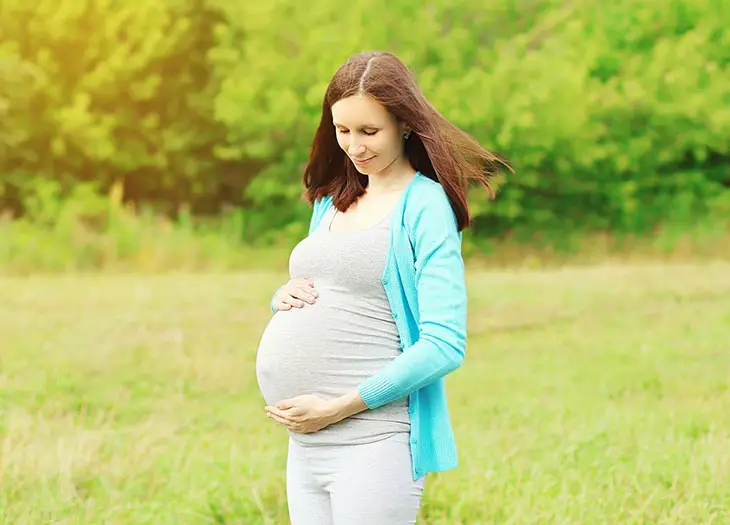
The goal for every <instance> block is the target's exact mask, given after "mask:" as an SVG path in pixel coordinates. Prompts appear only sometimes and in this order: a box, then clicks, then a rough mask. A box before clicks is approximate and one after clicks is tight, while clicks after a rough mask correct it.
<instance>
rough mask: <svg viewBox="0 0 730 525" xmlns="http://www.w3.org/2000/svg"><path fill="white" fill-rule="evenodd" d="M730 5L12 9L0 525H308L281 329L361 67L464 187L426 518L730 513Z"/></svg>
mask: <svg viewBox="0 0 730 525" xmlns="http://www.w3.org/2000/svg"><path fill="white" fill-rule="evenodd" d="M729 21H730V2H726V1H722V0H645V1H636V0H614V1H612V2H598V1H594V0H574V1H566V0H559V1H558V0H494V1H491V2H481V1H476V0H428V1H424V2H416V1H414V0H387V1H386V0H370V1H366V2H349V3H348V2H338V1H334V0H310V1H308V2H302V1H293V0H265V1H264V0H261V1H254V0H244V1H233V0H156V1H152V0H36V1H35V2H29V1H27V0H0V523H2V524H5V523H7V524H13V525H17V524H26V523H27V524H38V523H59V524H60V523H64V524H65V523H69V524H71V523H73V524H77V523H79V524H80V523H100V524H101V523H115V524H116V523H134V524H136V525H139V524H143V523H150V524H152V523H154V524H160V523H176V524H179V523H211V524H212V523H226V524H231V523H236V524H254V523H264V524H269V523H286V522H287V521H286V520H287V518H286V500H285V494H284V478H283V467H284V461H285V443H286V438H285V435H284V433H283V431H282V430H281V429H280V428H276V427H275V426H273V423H272V422H270V421H265V419H266V418H265V417H264V415H263V401H262V400H261V398H260V395H259V393H258V390H257V387H256V382H255V377H254V375H253V362H254V361H253V360H254V359H255V351H256V346H257V340H258V337H259V336H260V334H261V332H262V331H263V328H264V326H265V324H266V322H267V321H268V318H269V317H268V316H269V315H270V313H269V311H268V303H269V299H270V297H271V294H272V293H273V291H274V290H275V289H276V288H278V286H280V285H281V284H282V283H283V282H285V281H286V280H287V279H288V272H287V263H288V255H289V252H290V250H291V248H292V247H293V246H294V244H295V243H296V242H297V241H298V240H300V239H301V238H302V237H303V236H305V235H306V231H307V226H308V223H309V216H310V209H309V208H308V206H307V205H306V204H305V203H304V202H303V200H302V199H301V194H302V184H301V174H302V169H303V166H304V164H305V162H306V159H307V155H308V148H309V145H310V142H311V139H312V136H313V133H314V130H315V128H316V125H317V123H318V121H319V116H320V111H321V104H322V98H323V95H324V91H325V88H326V86H327V84H328V82H329V80H330V78H331V77H332V75H333V74H334V72H335V70H336V69H337V68H338V67H339V65H340V64H342V63H343V62H344V61H345V60H346V59H347V58H348V57H349V56H350V55H352V54H354V53H357V52H359V51H362V50H385V51H390V52H393V53H395V54H396V55H397V56H399V57H400V58H401V59H402V60H403V61H404V62H405V63H406V64H407V65H408V66H409V68H410V69H411V70H412V71H413V72H414V74H415V75H416V78H417V80H418V83H419V85H420V86H421V88H422V90H423V91H424V93H425V94H426V96H427V97H428V98H429V99H430V101H431V102H432V103H433V104H434V105H435V106H436V107H437V108H438V109H439V110H440V111H441V112H442V113H443V114H444V115H445V116H446V117H448V118H449V119H451V120H452V121H453V122H454V123H456V124H457V125H459V126H460V127H462V128H463V129H465V130H466V131H468V132H469V133H471V134H472V135H473V136H474V137H476V138H477V139H478V140H479V141H480V142H481V143H482V144H483V145H484V146H485V147H486V148H487V149H490V150H492V151H495V152H497V153H499V154H501V155H503V156H505V157H506V158H507V159H508V160H509V161H510V162H511V164H512V165H513V166H514V168H515V171H516V172H515V174H509V173H506V174H505V175H506V176H505V177H504V180H503V181H502V182H503V183H502V184H501V185H500V192H499V194H498V197H497V199H496V200H495V201H493V202H490V201H488V199H487V198H486V194H485V193H484V191H483V190H481V189H480V188H475V189H474V191H473V193H472V195H471V197H470V206H471V210H472V214H473V216H474V223H473V227H472V228H471V229H469V230H468V231H467V232H466V233H465V237H464V255H465V258H466V261H467V267H468V280H469V282H468V284H469V293H470V299H469V300H470V303H469V304H470V313H469V316H470V317H469V323H470V342H469V350H468V355H469V357H468V358H467V360H466V361H465V365H464V367H463V368H462V369H460V370H458V371H457V372H455V373H454V378H453V379H452V378H449V385H450V389H451V390H450V391H451V401H450V403H451V406H452V407H453V408H452V416H453V419H454V425H455V429H456V433H457V440H458V442H459V444H460V458H461V459H460V461H461V463H460V468H459V469H457V470H456V471H454V472H450V473H445V474H443V475H436V476H434V477H433V478H432V481H430V482H429V483H428V484H427V487H426V488H427V492H426V497H425V499H424V507H423V511H422V516H421V522H422V523H433V524H449V525H450V524H454V523H469V524H476V523H514V524H527V523H550V524H552V523H556V524H557V523H560V524H567V523H576V524H589V523H590V524H597V523H612V524H614V523H621V524H633V523H642V524H643V523H647V524H648V523H672V524H688V525H689V524H691V525H698V524H704V523H707V524H709V523H728V522H730V510H729V509H730V492H729V491H728V489H727V487H728V486H730V478H729V477H728V476H729V474H728V473H729V472H730V453H729V452H728V451H729V450H730V436H729V433H728V428H729V427H730V420H728V410H727V407H728V406H730V384H729V383H728V376H729V375H730V374H728V373H727V371H728V370H730V368H728V367H730V360H729V359H730V358H729V357H728V356H729V354H728V343H729V342H730V317H728V312H730V277H729V276H730V265H728V263H727V260H728V257H729V256H730V242H729V239H730V164H729V163H728V161H729V160H730V30H728V29H727V27H728V22H729Z"/></svg>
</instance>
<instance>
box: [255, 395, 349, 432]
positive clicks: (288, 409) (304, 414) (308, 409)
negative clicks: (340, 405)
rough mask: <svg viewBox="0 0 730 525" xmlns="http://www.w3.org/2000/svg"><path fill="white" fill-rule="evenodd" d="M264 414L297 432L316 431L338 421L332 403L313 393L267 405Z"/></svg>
mask: <svg viewBox="0 0 730 525" xmlns="http://www.w3.org/2000/svg"><path fill="white" fill-rule="evenodd" d="M266 415H267V416H268V417H270V418H272V419H273V420H274V421H276V422H277V423H279V424H280V425H283V426H285V427H286V428H288V429H289V430H291V431H292V432H296V433H298V434H309V433H311V432H318V431H320V430H322V429H323V428H325V427H326V426H329V425H331V424H333V423H336V422H337V421H338V420H337V417H336V413H335V407H334V404H333V403H332V402H330V401H327V400H324V399H322V398H321V397H317V396H314V395H303V396H297V397H293V398H291V399H284V400H282V401H279V402H278V403H277V404H276V406H269V405H267V406H266Z"/></svg>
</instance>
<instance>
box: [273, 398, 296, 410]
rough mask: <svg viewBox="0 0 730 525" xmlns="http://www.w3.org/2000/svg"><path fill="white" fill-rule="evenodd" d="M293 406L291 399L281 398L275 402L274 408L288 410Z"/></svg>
mask: <svg viewBox="0 0 730 525" xmlns="http://www.w3.org/2000/svg"><path fill="white" fill-rule="evenodd" d="M293 407H294V403H292V400H291V399H282V400H281V401H279V402H278V403H277V404H276V408H278V409H279V410H288V409H290V408H293Z"/></svg>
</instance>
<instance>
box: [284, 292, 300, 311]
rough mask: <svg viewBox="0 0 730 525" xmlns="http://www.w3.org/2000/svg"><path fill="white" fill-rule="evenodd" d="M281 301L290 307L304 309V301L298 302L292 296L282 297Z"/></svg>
mask: <svg viewBox="0 0 730 525" xmlns="http://www.w3.org/2000/svg"><path fill="white" fill-rule="evenodd" d="M283 301H284V302H285V303H286V304H290V305H292V306H293V307H294V308H302V307H304V301H300V300H299V299H297V298H296V297H294V296H293V295H288V296H286V297H284V299H283Z"/></svg>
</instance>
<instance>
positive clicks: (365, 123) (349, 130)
mask: <svg viewBox="0 0 730 525" xmlns="http://www.w3.org/2000/svg"><path fill="white" fill-rule="evenodd" d="M332 120H333V124H334V126H335V133H336V135H337V142H338V143H339V145H340V147H341V148H342V150H343V151H344V152H345V153H346V154H347V156H348V157H350V159H351V160H352V163H353V164H354V165H355V167H356V168H357V170H358V171H359V172H360V173H362V174H363V175H372V174H377V173H382V172H383V171H384V170H386V169H387V168H389V167H390V166H393V165H394V166H397V165H398V164H399V163H398V162H397V161H399V160H401V159H402V158H403V133H405V131H406V130H407V128H406V127H405V126H404V125H402V124H399V123H398V121H397V120H396V118H395V117H394V116H393V115H392V114H391V113H390V112H389V111H388V110H387V109H385V108H384V107H383V106H382V105H380V104H379V103H378V102H376V101H375V100H373V99H372V98H370V97H368V96H360V95H355V96H352V97H347V98H343V99H341V100H338V101H337V102H335V103H334V104H333V105H332Z"/></svg>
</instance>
